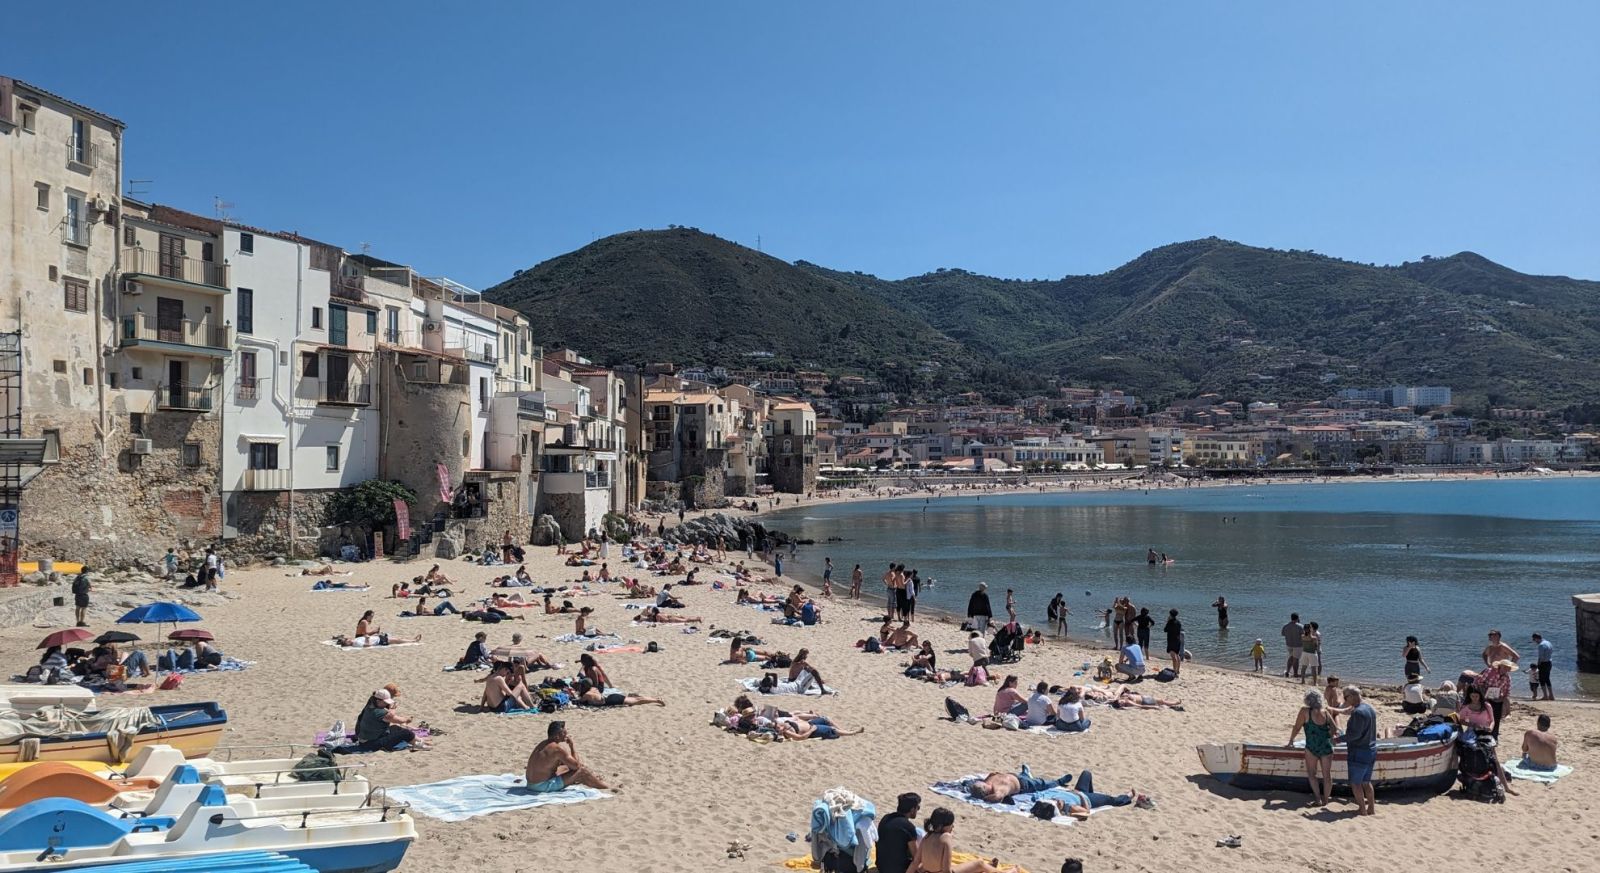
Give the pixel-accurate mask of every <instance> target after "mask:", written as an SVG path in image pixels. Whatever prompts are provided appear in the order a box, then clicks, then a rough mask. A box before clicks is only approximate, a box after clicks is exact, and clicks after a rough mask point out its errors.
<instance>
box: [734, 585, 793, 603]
mask: <svg viewBox="0 0 1600 873" xmlns="http://www.w3.org/2000/svg"><path fill="white" fill-rule="evenodd" d="M733 602H734V603H759V604H761V605H763V606H766V605H768V604H771V605H774V606H775V605H777V604H780V603H782V602H783V598H782V597H778V596H777V595H774V594H751V593H750V591H749V589H746V588H740V589H739V593H738V594H736V595H734V598H733Z"/></svg>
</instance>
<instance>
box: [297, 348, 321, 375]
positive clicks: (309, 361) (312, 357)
mask: <svg viewBox="0 0 1600 873" xmlns="http://www.w3.org/2000/svg"><path fill="white" fill-rule="evenodd" d="M321 373H322V368H321V367H319V366H318V361H317V353H316V352H301V353H300V375H302V376H304V377H306V378H307V379H317V378H320V377H321Z"/></svg>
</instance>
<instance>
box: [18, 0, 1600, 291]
mask: <svg viewBox="0 0 1600 873" xmlns="http://www.w3.org/2000/svg"><path fill="white" fill-rule="evenodd" d="M179 5H180V4H153V5H152V4H144V5H130V4H126V3H115V4H113V3H101V2H98V0H95V2H79V3H71V4H63V3H43V2H30V3H27V4H24V3H21V2H17V3H10V4H8V5H7V11H8V13H10V15H9V16H8V17H9V19H10V21H9V22H8V29H12V30H14V31H16V33H14V35H12V36H9V37H8V38H7V40H6V48H5V51H4V53H3V54H0V72H3V73H5V74H7V75H12V76H16V77H18V78H22V79H26V80H29V81H31V82H34V83H36V84H38V85H40V86H41V87H44V88H47V89H50V90H54V91H57V92H58V93H62V94H65V95H67V96H69V97H73V98H75V99H78V100H80V101H81V102H84V103H87V104H88V105H90V106H93V107H95V108H97V109H100V110H101V111H104V112H106V113H108V114H111V115H114V116H117V117H119V118H121V119H122V120H124V121H125V122H127V123H128V125H129V129H128V134H127V149H126V154H127V175H128V176H129V177H131V178H140V179H152V180H154V181H153V182H152V183H151V184H150V185H149V186H148V192H149V193H148V194H147V195H145V196H146V197H147V198H148V199H153V200H156V201H158V202H163V203H170V204H172V205H175V206H180V207H185V208H190V209H193V210H195V211H200V212H209V211H210V208H211V204H212V198H213V197H214V196H218V195H220V196H221V197H222V198H224V199H225V200H228V201H231V202H232V203H234V204H235V206H234V209H233V210H232V214H233V215H234V216H235V217H236V218H238V219H239V220H241V221H246V222H250V223H253V224H258V225H263V226H267V227H272V228H278V229H284V230H297V231H300V232H302V233H305V234H308V235H311V236H315V237H318V238H321V239H325V240H327V241H329V242H333V243H337V244H339V245H342V246H344V247H346V248H347V249H351V250H357V251H358V250H360V246H361V245H362V244H363V243H367V244H370V246H371V251H372V253H373V254H375V255H378V256H381V257H386V258H390V259H393V260H398V261H403V262H406V263H410V264H413V265H414V266H416V267H417V268H418V269H419V270H421V271H423V272H425V273H428V274H445V275H449V276H451V277H453V278H456V279H458V280H461V281H464V282H467V283H469V284H472V285H476V286H479V287H486V286H488V285H490V284H493V283H494V282H497V281H499V280H501V279H503V278H505V277H506V276H508V275H509V274H510V273H511V271H512V270H515V269H518V268H524V267H528V266H531V265H533V264H535V263H537V262H539V261H541V260H544V259H545V258H548V257H552V256H554V255H557V254H560V253H563V252H566V251H569V250H571V249H574V248H577V247H579V246H581V245H584V244H586V243H588V242H590V241H592V240H593V239H595V238H597V237H599V236H604V235H607V234H611V233H616V232H619V231H624V230H631V229H635V228H647V227H664V226H666V225H668V224H685V225H691V226H695V227H699V228H701V229H703V230H706V231H710V232H713V233H716V234H718V235H720V236H723V237H726V238H729V239H733V240H736V241H738V242H741V243H745V244H749V245H754V244H755V243H756V240H757V237H758V236H759V237H760V239H761V246H762V248H763V250H764V251H767V252H769V253H771V254H774V255H776V256H778V257H781V258H785V259H788V260H794V259H797V258H804V259H806V260H809V261H813V262H816V263H820V264H824V265H827V266H830V267H836V268H840V269H849V270H856V269H859V270H864V271H867V272H871V273H876V274H878V275H881V276H886V277H900V276H905V275H910V274H916V273H921V272H925V271H928V270H932V269H934V268H936V267H964V268H967V269H971V270H974V271H978V272H983V273H989V274H993V275H1000V276H1016V277H1022V278H1033V277H1056V276H1060V275H1063V274H1067V273H1085V272H1099V271H1102V270H1106V269H1109V268H1111V267H1113V266H1116V265H1117V264H1120V263H1122V262H1124V261H1126V260H1128V259H1130V258H1132V257H1134V256H1136V255H1138V254H1139V253H1140V252H1142V251H1145V250H1147V249H1150V248H1153V247H1155V246H1158V245H1162V244H1165V243H1168V242H1174V241H1177V240H1183V239H1191V238H1195V237H1203V236H1209V235H1213V234H1215V235H1218V236H1223V237H1228V238H1231V239H1237V240H1240V241H1243V242H1248V243H1253V244H1258V245H1266V246H1273V247H1279V248H1302V249H1315V250H1316V251H1319V252H1324V253H1327V254H1332V255H1337V256H1340V257H1345V258H1350V259H1353V260H1360V261H1376V262H1379V263H1398V262H1400V261H1402V260H1406V259H1415V258H1416V257H1418V256H1420V255H1423V254H1434V255H1444V254H1450V253H1453V252H1456V251H1461V250H1467V249H1470V250H1473V251H1477V252H1480V253H1481V254H1484V255H1486V256H1488V257H1491V258H1493V259H1495V260H1498V261H1501V262H1502V263H1505V264H1508V265H1510V266H1512V267H1515V268H1517V269H1521V270H1524V271H1528V272H1542V273H1566V274H1571V275H1579V276H1584V277H1589V278H1600V245H1596V240H1597V239H1600V209H1597V208H1596V205H1595V204H1596V203H1600V111H1597V109H1600V93H1597V92H1600V52H1597V51H1595V50H1594V43H1593V37H1594V34H1596V33H1600V3H1593V2H1570V3H1555V2H1552V3H1540V4H1505V3H1479V2H1460V0H1455V2H1437V3H1424V2H1418V3H1412V2H1407V3H1394V2H1367V3H1362V2H1351V3H1329V4H1307V3H1283V2H1233V3H1221V2H1216V3H1212V2H1192V3H1166V4H1162V3H1139V4H1134V3H1099V4H1091V3H1076V2H1074V3H1067V2H1041V3H1022V2H1017V3H971V2H883V3H875V2H860V0H856V2H816V0H814V2H807V3H789V4H775V3H752V2H748V0H745V2H708V0H695V2H690V3H643V2H639V3H632V2H613V3H580V2H571V3H559V4H558V3H549V2H538V3H534V2H529V3H510V2H507V3H477V2H457V3H451V4H438V3H413V2H402V0H396V2H387V3H328V2H322V3H300V2H285V0H274V2H269V3H260V4H248V8H250V9H252V10H253V12H252V14H248V15H245V14H238V13H236V12H234V11H233V10H235V9H244V8H247V5H246V4H237V5H236V4H229V3H214V4H204V5H201V4H182V6H183V7H184V11H183V13H182V14H178V13H177V12H176V11H174V8H175V7H178V6H179ZM65 33H74V34H78V35H79V37H78V38H75V39H74V40H70V41H63V40H62V39H61V38H60V35H61V34H65Z"/></svg>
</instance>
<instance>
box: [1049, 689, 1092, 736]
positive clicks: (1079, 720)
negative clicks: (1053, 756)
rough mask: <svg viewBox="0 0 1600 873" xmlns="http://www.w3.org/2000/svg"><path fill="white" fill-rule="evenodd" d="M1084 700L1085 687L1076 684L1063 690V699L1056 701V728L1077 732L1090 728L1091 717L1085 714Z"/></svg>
mask: <svg viewBox="0 0 1600 873" xmlns="http://www.w3.org/2000/svg"><path fill="white" fill-rule="evenodd" d="M1083 700H1084V698H1083V689H1081V688H1079V687H1078V686H1076V685H1072V686H1069V687H1067V688H1066V689H1065V690H1064V691H1062V692H1061V699H1060V700H1059V701H1057V702H1056V725H1055V727H1056V730H1058V731H1065V732H1067V733H1072V734H1075V733H1082V732H1083V731H1086V730H1088V729H1089V717H1088V716H1087V715H1084V714H1083Z"/></svg>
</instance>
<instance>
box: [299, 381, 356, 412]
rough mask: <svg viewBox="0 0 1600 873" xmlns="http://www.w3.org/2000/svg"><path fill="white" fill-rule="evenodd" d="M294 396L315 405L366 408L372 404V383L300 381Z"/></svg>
mask: <svg viewBox="0 0 1600 873" xmlns="http://www.w3.org/2000/svg"><path fill="white" fill-rule="evenodd" d="M295 396H296V397H298V398H300V399H301V400H310V401H313V402H316V403H333V404H344V405H347V406H368V405H370V404H371V403H372V383H370V382H368V381H366V380H364V379H302V380H300V387H299V388H297V389H296V390H295Z"/></svg>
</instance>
